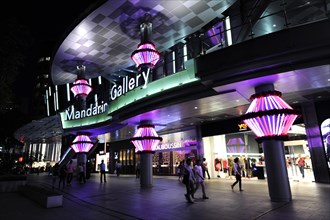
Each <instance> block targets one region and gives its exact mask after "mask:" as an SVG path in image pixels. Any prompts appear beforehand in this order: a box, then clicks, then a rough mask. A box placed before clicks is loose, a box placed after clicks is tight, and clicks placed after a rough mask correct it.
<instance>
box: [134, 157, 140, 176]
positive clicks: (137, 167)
mask: <svg viewBox="0 0 330 220" xmlns="http://www.w3.org/2000/svg"><path fill="white" fill-rule="evenodd" d="M140 174H141V164H140V161H138V162H136V170H135V177H136V178H137V179H139V178H140Z"/></svg>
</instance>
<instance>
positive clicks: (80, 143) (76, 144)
mask: <svg viewBox="0 0 330 220" xmlns="http://www.w3.org/2000/svg"><path fill="white" fill-rule="evenodd" d="M93 146H94V143H93V142H92V141H91V139H90V138H89V137H88V136H87V135H78V136H77V137H76V138H75V139H74V140H73V142H72V144H71V148H72V149H73V150H74V151H75V152H76V153H88V152H89V150H90V149H91V148H92V147H93Z"/></svg>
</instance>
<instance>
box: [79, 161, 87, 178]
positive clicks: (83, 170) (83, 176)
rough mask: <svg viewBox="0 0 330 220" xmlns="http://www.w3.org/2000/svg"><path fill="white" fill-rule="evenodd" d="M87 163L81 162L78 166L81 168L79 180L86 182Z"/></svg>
mask: <svg viewBox="0 0 330 220" xmlns="http://www.w3.org/2000/svg"><path fill="white" fill-rule="evenodd" d="M84 165H85V163H84V162H81V163H80V164H79V166H78V169H79V182H80V183H86V178H85V166H84Z"/></svg>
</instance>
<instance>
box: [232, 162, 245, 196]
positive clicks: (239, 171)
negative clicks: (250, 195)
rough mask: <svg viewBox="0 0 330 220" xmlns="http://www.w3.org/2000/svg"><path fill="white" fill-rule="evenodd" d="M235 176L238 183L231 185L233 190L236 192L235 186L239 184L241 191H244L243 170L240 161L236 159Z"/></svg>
mask: <svg viewBox="0 0 330 220" xmlns="http://www.w3.org/2000/svg"><path fill="white" fill-rule="evenodd" d="M233 168H234V175H235V178H236V181H235V182H234V183H233V184H232V185H231V190H232V191H234V186H235V185H236V184H237V183H238V186H239V191H243V189H242V168H241V167H240V165H239V159H238V157H236V158H235V159H234V167H233Z"/></svg>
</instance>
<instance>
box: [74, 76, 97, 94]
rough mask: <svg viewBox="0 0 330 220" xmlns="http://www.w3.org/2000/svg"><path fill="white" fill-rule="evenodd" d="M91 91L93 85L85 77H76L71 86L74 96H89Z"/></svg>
mask: <svg viewBox="0 0 330 220" xmlns="http://www.w3.org/2000/svg"><path fill="white" fill-rule="evenodd" d="M91 91H92V87H91V86H90V85H89V84H88V82H87V80H85V79H76V80H75V81H74V83H73V86H72V87H71V92H72V93H73V94H74V96H77V95H82V96H88V94H89V93H90V92H91Z"/></svg>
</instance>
